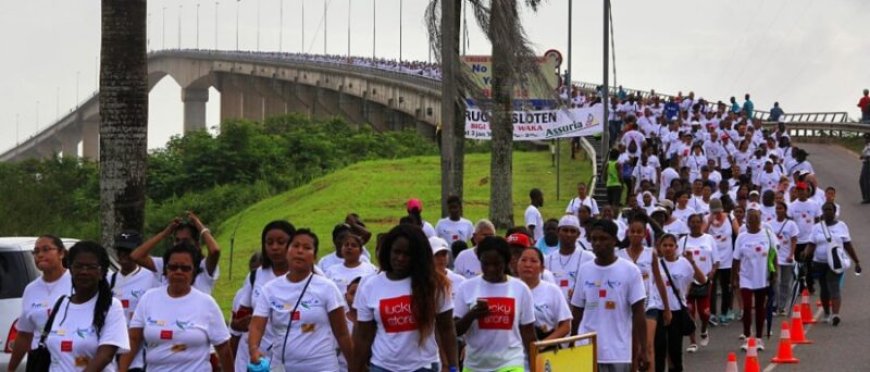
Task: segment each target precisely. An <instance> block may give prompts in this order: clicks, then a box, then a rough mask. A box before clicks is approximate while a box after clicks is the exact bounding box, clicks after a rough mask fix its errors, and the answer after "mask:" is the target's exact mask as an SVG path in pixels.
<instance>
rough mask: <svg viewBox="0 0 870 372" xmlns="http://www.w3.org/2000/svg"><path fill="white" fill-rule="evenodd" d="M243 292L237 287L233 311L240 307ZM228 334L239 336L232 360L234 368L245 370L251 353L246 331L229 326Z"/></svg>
mask: <svg viewBox="0 0 870 372" xmlns="http://www.w3.org/2000/svg"><path fill="white" fill-rule="evenodd" d="M245 294H246V293H245V291H244V290H243V288H239V290H238V291H236V295H235V296H234V297H233V313H235V312H237V311H239V309H240V308H241V306H242V297H243V296H244V295H245ZM248 294H250V293H248ZM230 334H231V335H233V336H238V337H239V347H238V349H237V350H236V359H235V362H234V365H235V368H236V369H235V370H236V371H247V370H248V362H250V361H251V354H250V351H248V332H239V331H236V330H233V329H232V328H230Z"/></svg>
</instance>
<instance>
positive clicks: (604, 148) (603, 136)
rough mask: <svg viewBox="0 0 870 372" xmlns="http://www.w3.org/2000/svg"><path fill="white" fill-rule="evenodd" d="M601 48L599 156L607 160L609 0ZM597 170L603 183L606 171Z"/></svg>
mask: <svg viewBox="0 0 870 372" xmlns="http://www.w3.org/2000/svg"><path fill="white" fill-rule="evenodd" d="M602 47H603V49H604V53H602V54H603V58H604V59H603V68H604V70H603V71H602V72H603V78H602V80H603V82H602V89H601V103H602V104H604V120H602V121H603V123H601V125H602V130H601V156H602V157H603V158H604V159H607V156H608V151H609V149H610V133H609V129H610V128H609V127H608V126H609V125H610V123H609V122H608V115H609V110H610V103H609V101H610V81H609V78H610V76H609V75H608V70H609V69H610V63H609V58H608V57H610V0H604V40H603V44H602ZM601 168H604V167H600V168H599V172H598V173H599V175H600V176H599V182H603V181H604V180H605V179H606V178H605V177H606V170H603V169H601Z"/></svg>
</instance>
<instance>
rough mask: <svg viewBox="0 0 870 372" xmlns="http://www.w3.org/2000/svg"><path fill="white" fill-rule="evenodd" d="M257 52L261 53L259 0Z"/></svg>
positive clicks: (258, 2) (258, 10) (258, 4)
mask: <svg viewBox="0 0 870 372" xmlns="http://www.w3.org/2000/svg"><path fill="white" fill-rule="evenodd" d="M257 51H258V52H259V51H260V0H257Z"/></svg>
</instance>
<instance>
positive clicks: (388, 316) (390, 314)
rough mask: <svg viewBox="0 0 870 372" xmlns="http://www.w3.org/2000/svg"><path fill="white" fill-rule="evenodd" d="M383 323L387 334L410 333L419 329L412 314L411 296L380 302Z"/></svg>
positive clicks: (386, 299)
mask: <svg viewBox="0 0 870 372" xmlns="http://www.w3.org/2000/svg"><path fill="white" fill-rule="evenodd" d="M380 312H381V322H383V323H384V331H386V332H387V333H398V332H409V331H414V330H416V329H417V321H416V319H414V314H413V313H412V312H411V296H410V295H405V296H399V297H393V298H385V299H382V300H381V302H380Z"/></svg>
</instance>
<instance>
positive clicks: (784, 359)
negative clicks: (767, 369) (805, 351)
mask: <svg viewBox="0 0 870 372" xmlns="http://www.w3.org/2000/svg"><path fill="white" fill-rule="evenodd" d="M781 332H782V333H780V336H779V351H778V352H777V353H776V356H775V357H773V360H772V362H774V363H797V362H798V359H797V358H795V357H794V353H792V351H791V333H790V332H789V331H788V322H786V321H783V322H782V331H781Z"/></svg>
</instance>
